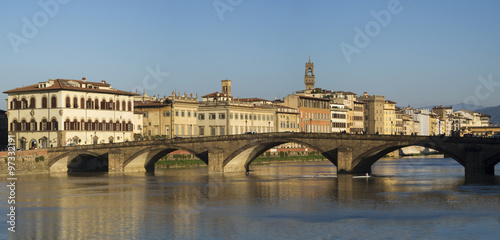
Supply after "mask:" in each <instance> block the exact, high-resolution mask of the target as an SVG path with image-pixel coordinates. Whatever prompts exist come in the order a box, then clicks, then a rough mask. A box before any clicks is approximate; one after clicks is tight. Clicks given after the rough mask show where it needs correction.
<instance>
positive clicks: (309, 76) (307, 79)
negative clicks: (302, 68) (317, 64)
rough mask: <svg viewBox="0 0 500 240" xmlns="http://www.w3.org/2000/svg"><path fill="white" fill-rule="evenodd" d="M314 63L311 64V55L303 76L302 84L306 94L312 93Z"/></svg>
mask: <svg viewBox="0 0 500 240" xmlns="http://www.w3.org/2000/svg"><path fill="white" fill-rule="evenodd" d="M314 83H315V77H314V63H313V62H311V55H309V61H308V62H306V72H305V74H304V84H305V85H306V92H312V90H314Z"/></svg>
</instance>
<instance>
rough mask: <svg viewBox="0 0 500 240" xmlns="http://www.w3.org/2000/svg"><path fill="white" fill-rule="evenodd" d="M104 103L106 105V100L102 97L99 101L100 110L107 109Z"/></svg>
mask: <svg viewBox="0 0 500 240" xmlns="http://www.w3.org/2000/svg"><path fill="white" fill-rule="evenodd" d="M106 105H107V104H106V100H104V99H103V100H102V101H101V109H102V110H106V109H107V108H106Z"/></svg>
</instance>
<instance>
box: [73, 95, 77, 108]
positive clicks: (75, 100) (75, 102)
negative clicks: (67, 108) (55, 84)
mask: <svg viewBox="0 0 500 240" xmlns="http://www.w3.org/2000/svg"><path fill="white" fill-rule="evenodd" d="M73 108H78V99H77V98H76V97H75V98H73Z"/></svg>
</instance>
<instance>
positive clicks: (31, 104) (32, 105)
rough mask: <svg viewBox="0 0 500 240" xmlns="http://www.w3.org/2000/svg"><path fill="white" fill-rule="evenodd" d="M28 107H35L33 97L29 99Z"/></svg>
mask: <svg viewBox="0 0 500 240" xmlns="http://www.w3.org/2000/svg"><path fill="white" fill-rule="evenodd" d="M30 108H36V100H35V98H34V97H32V98H31V99H30Z"/></svg>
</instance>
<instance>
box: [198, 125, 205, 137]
mask: <svg viewBox="0 0 500 240" xmlns="http://www.w3.org/2000/svg"><path fill="white" fill-rule="evenodd" d="M198 129H199V133H200V136H204V135H205V127H203V126H199V127H198Z"/></svg>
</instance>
